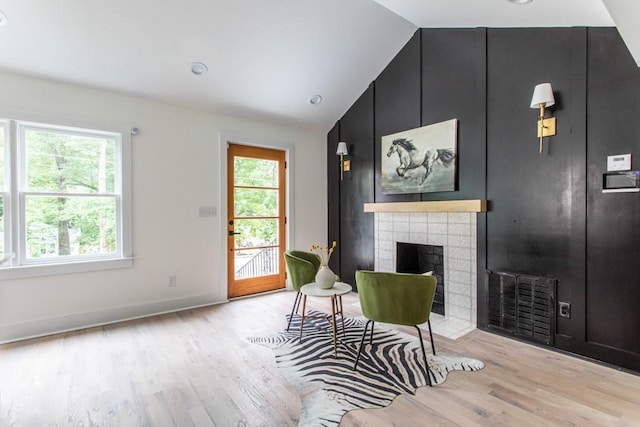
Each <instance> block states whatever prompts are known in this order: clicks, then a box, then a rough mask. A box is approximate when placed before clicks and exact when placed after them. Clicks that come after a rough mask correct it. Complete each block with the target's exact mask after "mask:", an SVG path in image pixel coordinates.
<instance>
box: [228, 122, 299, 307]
mask: <svg viewBox="0 0 640 427" xmlns="http://www.w3.org/2000/svg"><path fill="white" fill-rule="evenodd" d="M218 142H219V148H220V157H219V163H218V164H219V183H220V187H219V188H218V195H219V198H218V205H219V206H220V209H219V210H218V212H220V217H219V221H218V235H219V236H220V260H219V262H220V274H219V278H220V283H219V289H220V292H223V295H224V296H225V300H227V301H228V300H229V284H228V283H227V279H228V276H227V258H226V257H227V252H228V251H229V247H228V244H227V241H228V239H227V147H228V144H229V143H230V142H231V143H234V144H239V145H249V146H252V147H263V148H270V149H273V150H282V151H284V152H285V155H284V159H285V162H286V164H287V167H286V168H285V171H284V174H285V181H286V192H285V203H286V206H285V216H286V218H287V222H286V224H285V248H290V247H291V242H292V241H293V233H294V230H295V227H294V209H293V205H294V197H293V195H294V194H295V191H294V180H293V176H294V164H293V163H294V162H293V161H292V159H293V158H294V146H293V144H291V143H289V142H285V141H275V140H274V139H273V138H262V137H257V136H252V135H244V134H239V133H234V132H220V133H219V139H218ZM287 283H288V281H285V286H287Z"/></svg>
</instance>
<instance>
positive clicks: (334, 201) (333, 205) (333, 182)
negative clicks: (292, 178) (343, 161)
mask: <svg viewBox="0 0 640 427" xmlns="http://www.w3.org/2000/svg"><path fill="white" fill-rule="evenodd" d="M339 137H340V127H339V125H338V124H337V123H336V125H335V126H334V127H333V128H332V129H331V130H330V131H329V134H328V135H327V189H328V191H327V211H328V236H327V242H328V243H329V244H331V242H333V241H334V240H335V241H338V242H339V241H340V191H339V190H340V160H339V159H340V158H339V157H338V156H337V155H336V149H337V148H338V142H339ZM340 249H341V246H338V247H337V248H336V251H335V252H334V254H333V255H332V256H331V258H330V259H329V266H330V267H331V269H332V270H333V271H334V272H336V273H339V272H340Z"/></svg>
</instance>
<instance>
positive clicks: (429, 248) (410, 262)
mask: <svg viewBox="0 0 640 427" xmlns="http://www.w3.org/2000/svg"><path fill="white" fill-rule="evenodd" d="M396 271H397V272H398V273H414V274H424V273H427V272H431V274H432V276H433V277H435V278H436V280H437V281H438V286H437V287H436V296H435V298H434V300H433V306H432V308H431V312H432V313H438V314H441V315H443V316H444V314H445V309H444V307H445V306H444V249H443V247H442V246H438V245H422V244H419V243H404V242H397V244H396Z"/></svg>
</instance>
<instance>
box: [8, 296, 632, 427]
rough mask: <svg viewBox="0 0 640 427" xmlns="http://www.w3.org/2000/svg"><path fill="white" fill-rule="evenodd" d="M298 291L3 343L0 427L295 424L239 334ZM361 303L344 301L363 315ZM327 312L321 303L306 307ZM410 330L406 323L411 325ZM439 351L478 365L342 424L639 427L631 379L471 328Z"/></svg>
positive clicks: (284, 397)
mask: <svg viewBox="0 0 640 427" xmlns="http://www.w3.org/2000/svg"><path fill="white" fill-rule="evenodd" d="M293 298H294V294H293V293H290V292H281V293H275V294H269V295H263V296H258V297H253V298H247V299H241V300H236V301H233V302H231V303H229V304H223V305H219V306H214V307H208V308H202V309H197V310H189V311H185V312H181V313H176V314H167V315H162V316H156V317H152V318H148V319H143V320H137V321H129V322H124V323H120V324H115V325H109V326H104V327H97V328H92V329H86V330H82V331H78V332H70V333H65V334H60V335H56V336H51V337H46V338H39V339H34V340H30V341H24V342H20V343H13V344H7V345H3V346H0V426H20V427H21V426H29V427H30V426H119V427H120V426H162V427H164V426H214V425H215V426H219V427H226V426H243V427H244V426H295V425H297V420H298V414H299V413H300V399H299V396H298V393H297V392H296V390H295V389H294V388H293V387H292V386H291V385H289V384H288V383H287V382H286V381H285V380H284V378H282V376H281V375H280V373H279V372H278V369H277V368H276V364H275V360H274V357H273V353H272V351H271V350H270V349H268V348H266V347H262V346H258V345H254V344H250V343H248V342H247V341H246V340H245V337H247V336H252V335H261V334H272V333H274V332H277V331H279V330H281V329H282V328H283V327H284V326H285V323H284V316H285V313H287V312H288V311H289V310H290V308H291V305H292V303H293ZM356 300H357V295H354V294H351V295H348V296H346V297H345V298H344V305H345V311H346V312H347V314H348V315H358V314H360V312H359V309H358V308H357V307H356V306H354V305H353V303H354V302H356ZM309 303H310V304H311V308H312V309H318V310H322V311H327V310H330V307H329V306H328V300H325V299H311V298H310V299H309ZM406 331H407V332H409V333H411V332H412V331H411V329H406ZM435 340H436V349H437V350H438V351H439V352H441V353H443V354H446V353H458V354H464V355H467V356H470V357H475V358H478V359H481V360H483V361H484V362H485V364H486V367H485V369H483V370H482V371H479V372H474V373H465V372H456V373H451V374H449V377H448V379H447V381H446V382H445V383H444V384H442V385H440V386H436V387H434V388H431V389H429V388H421V389H419V390H418V392H417V394H416V395H415V396H400V397H398V398H397V399H396V400H395V401H394V402H393V403H392V404H391V405H390V406H389V407H387V408H385V409H376V410H357V411H352V412H349V413H347V414H346V415H345V416H344V418H343V420H342V423H341V426H352V427H353V426H423V425H430V426H453V425H461V426H473V425H482V426H492V427H495V426H529V425H531V426H546V425H550V426H551V425H567V426H590V425H598V426H637V425H640V377H638V376H634V375H631V374H627V373H623V372H619V371H616V370H614V369H610V368H606V367H603V366H599V365H597V364H593V363H590V362H585V361H582V360H579V359H577V358H573V357H569V356H565V355H562V354H558V353H555V352H551V351H547V350H544V349H540V348H537V347H533V346H530V345H527V344H523V343H519V342H516V341H513V340H509V339H506V338H502V337H499V336H496V335H492V334H488V333H485V332H481V331H475V332H472V333H471V334H468V335H467V336H465V337H463V338H461V339H459V340H456V341H452V340H447V339H445V338H441V337H438V336H436V337H435Z"/></svg>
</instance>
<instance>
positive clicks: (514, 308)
mask: <svg viewBox="0 0 640 427" xmlns="http://www.w3.org/2000/svg"><path fill="white" fill-rule="evenodd" d="M557 283H558V280H557V279H552V278H547V277H540V276H530V275H526V274H518V273H505V272H496V271H490V270H487V285H488V288H489V289H488V290H489V292H488V301H487V305H488V308H489V319H488V327H489V328H490V329H498V330H500V331H502V332H507V333H510V334H512V335H515V336H517V337H520V338H523V339H526V340H529V341H534V342H539V343H543V344H548V345H553V337H554V331H555V295H556V287H557Z"/></svg>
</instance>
